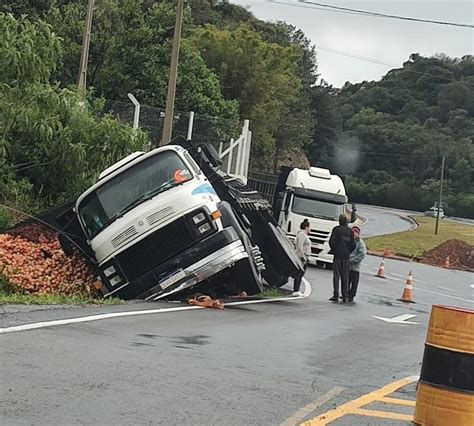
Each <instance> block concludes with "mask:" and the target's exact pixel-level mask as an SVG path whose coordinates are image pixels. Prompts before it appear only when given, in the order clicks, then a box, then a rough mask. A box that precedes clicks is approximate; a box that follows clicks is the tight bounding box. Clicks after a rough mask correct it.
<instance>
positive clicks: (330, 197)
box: [293, 188, 348, 204]
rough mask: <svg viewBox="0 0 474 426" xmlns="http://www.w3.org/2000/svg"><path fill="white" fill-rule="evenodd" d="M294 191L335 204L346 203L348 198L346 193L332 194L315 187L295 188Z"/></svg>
mask: <svg viewBox="0 0 474 426" xmlns="http://www.w3.org/2000/svg"><path fill="white" fill-rule="evenodd" d="M293 191H294V194H295V195H296V196H299V197H303V198H309V199H312V200H320V201H326V202H328V203H334V204H345V203H347V200H348V199H347V196H346V195H341V194H331V193H329V192H322V191H316V190H314V189H306V188H294V190H293Z"/></svg>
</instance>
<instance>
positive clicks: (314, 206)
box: [291, 195, 344, 221]
mask: <svg viewBox="0 0 474 426" xmlns="http://www.w3.org/2000/svg"><path fill="white" fill-rule="evenodd" d="M291 210H292V211H293V213H296V214H299V215H302V216H307V217H314V218H317V219H325V220H336V221H337V220H338V218H339V215H340V214H342V213H344V204H334V203H330V202H328V201H323V200H317V199H313V198H304V197H300V196H298V195H295V196H294V198H293V206H292V207H291Z"/></svg>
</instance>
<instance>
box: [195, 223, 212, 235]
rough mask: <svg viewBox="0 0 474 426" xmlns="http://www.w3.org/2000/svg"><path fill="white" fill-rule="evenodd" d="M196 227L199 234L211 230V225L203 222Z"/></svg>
mask: <svg viewBox="0 0 474 426" xmlns="http://www.w3.org/2000/svg"><path fill="white" fill-rule="evenodd" d="M198 229H199V232H200V233H201V234H205V233H206V232H208V231H210V230H211V225H209V224H208V223H205V224H204V225H201V226H200V227H199V228H198Z"/></svg>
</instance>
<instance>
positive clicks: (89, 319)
mask: <svg viewBox="0 0 474 426" xmlns="http://www.w3.org/2000/svg"><path fill="white" fill-rule="evenodd" d="M303 283H304V292H303V296H298V297H295V296H291V297H276V298H271V299H270V298H269V299H259V300H242V301H238V302H228V303H226V306H237V305H252V304H257V303H269V302H281V301H287V300H298V299H306V298H308V297H309V296H311V293H312V288H311V284H310V283H309V282H308V281H307V280H306V279H304V278H303ZM196 309H204V308H202V307H200V306H179V307H176V308H161V309H146V310H143V311H127V312H114V313H109V314H98V315H89V316H86V317H78V318H66V319H61V320H52V321H42V322H35V323H31V324H22V325H16V326H12V327H5V328H0V334H5V333H14V332H19V331H27V330H37V329H39V328H48V327H54V326H58V325H68V324H80V323H84V322H92V321H100V320H106V319H111V318H122V317H132V316H138V315H151V314H165V313H170V312H178V311H192V310H196Z"/></svg>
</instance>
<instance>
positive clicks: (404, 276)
mask: <svg viewBox="0 0 474 426" xmlns="http://www.w3.org/2000/svg"><path fill="white" fill-rule="evenodd" d="M390 274H391V275H395V276H396V277H400V278H404V279H406V278H407V277H408V275H400V274H396V273H395V272H390ZM414 281H415V282H418V283H422V284H430V283H428V282H426V281H422V280H419V279H418V278H414Z"/></svg>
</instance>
